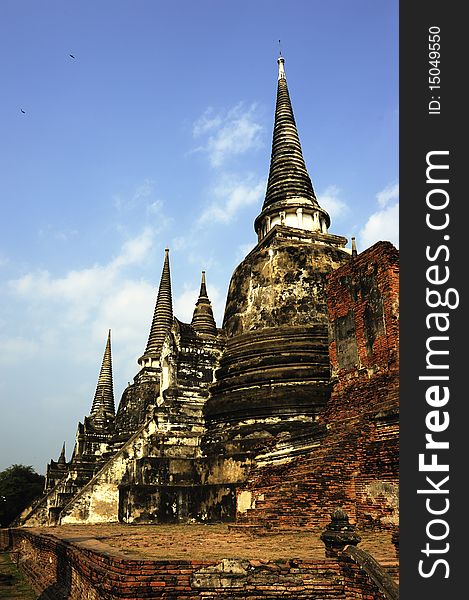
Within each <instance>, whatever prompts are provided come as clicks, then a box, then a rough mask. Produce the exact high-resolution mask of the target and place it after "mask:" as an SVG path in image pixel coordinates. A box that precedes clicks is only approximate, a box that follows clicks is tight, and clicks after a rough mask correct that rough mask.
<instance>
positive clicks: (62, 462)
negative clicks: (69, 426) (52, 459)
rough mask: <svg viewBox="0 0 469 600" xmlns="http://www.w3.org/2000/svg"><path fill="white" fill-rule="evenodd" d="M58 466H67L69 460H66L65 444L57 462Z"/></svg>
mask: <svg viewBox="0 0 469 600" xmlns="http://www.w3.org/2000/svg"><path fill="white" fill-rule="evenodd" d="M57 464H59V465H65V464H67V459H66V458H65V442H64V443H63V446H62V450H61V452H60V456H59V459H58V461H57Z"/></svg>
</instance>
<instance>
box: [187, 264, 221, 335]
mask: <svg viewBox="0 0 469 600" xmlns="http://www.w3.org/2000/svg"><path fill="white" fill-rule="evenodd" d="M191 325H192V327H193V328H194V329H195V330H196V332H197V333H198V334H199V335H203V336H204V335H207V336H216V335H217V325H216V323H215V319H214V318H213V311H212V304H211V302H210V300H209V298H208V295H207V288H206V284H205V271H202V283H201V284H200V292H199V297H198V299H197V302H196V305H195V309H194V314H193V316H192V321H191Z"/></svg>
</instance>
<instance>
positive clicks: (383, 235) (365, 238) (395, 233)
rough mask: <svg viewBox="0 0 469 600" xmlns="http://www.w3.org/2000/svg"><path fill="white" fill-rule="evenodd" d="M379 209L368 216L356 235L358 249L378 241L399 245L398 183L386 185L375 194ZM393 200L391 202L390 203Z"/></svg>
mask: <svg viewBox="0 0 469 600" xmlns="http://www.w3.org/2000/svg"><path fill="white" fill-rule="evenodd" d="M376 200H377V202H378V204H379V206H380V207H382V208H381V210H378V211H376V212H375V213H373V214H372V215H370V217H369V218H368V220H367V222H366V223H365V225H364V227H363V228H362V229H361V230H360V232H359V236H358V244H359V249H363V250H365V249H366V248H369V247H370V246H372V245H373V244H374V243H376V242H378V241H381V240H383V241H389V242H392V243H393V244H394V245H395V246H396V247H398V246H399V185H398V184H396V185H388V186H387V187H386V188H384V189H383V190H381V191H380V192H378V193H377V194H376ZM391 202H393V203H392V204H390V203H391Z"/></svg>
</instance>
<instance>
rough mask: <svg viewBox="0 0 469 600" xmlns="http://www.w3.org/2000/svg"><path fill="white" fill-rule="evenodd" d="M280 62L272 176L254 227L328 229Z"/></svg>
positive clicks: (261, 234)
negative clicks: (307, 163) (309, 171)
mask: <svg viewBox="0 0 469 600" xmlns="http://www.w3.org/2000/svg"><path fill="white" fill-rule="evenodd" d="M277 63H278V83H277V101H276V108H275V120H274V131H273V140H272V153H271V158H270V169H269V178H268V182H267V190H266V194H265V200H264V204H263V206H262V212H261V214H260V215H259V216H258V217H257V219H256V220H255V223H254V228H255V230H256V232H257V233H258V236H259V239H262V237H264V236H265V235H266V234H267V233H268V231H270V229H271V228H272V227H273V226H274V225H276V224H280V225H287V226H290V227H297V228H299V229H309V230H311V231H320V232H322V233H327V228H328V227H329V224H330V218H329V215H328V214H327V212H326V211H325V210H323V209H322V208H321V207H320V206H319V203H318V201H317V198H316V194H315V192H314V189H313V184H312V183H311V179H310V177H309V174H308V171H307V169H306V164H305V160H304V158H303V151H302V149H301V144H300V138H299V135H298V130H297V127H296V121H295V117H294V114H293V108H292V104H291V100H290V94H289V91H288V86H287V78H286V74H285V59H284V57H283V56H282V55H281V54H280V56H279V57H278V59H277Z"/></svg>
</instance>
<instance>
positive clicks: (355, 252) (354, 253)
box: [352, 237, 358, 258]
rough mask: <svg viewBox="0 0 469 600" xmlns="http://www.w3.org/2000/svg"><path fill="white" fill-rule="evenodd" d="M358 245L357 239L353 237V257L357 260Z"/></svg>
mask: <svg viewBox="0 0 469 600" xmlns="http://www.w3.org/2000/svg"><path fill="white" fill-rule="evenodd" d="M357 254H358V252H357V244H356V243H355V238H354V237H352V257H353V258H355V256H357Z"/></svg>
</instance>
